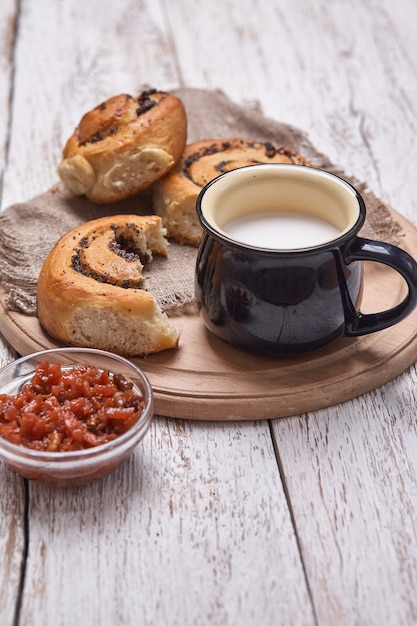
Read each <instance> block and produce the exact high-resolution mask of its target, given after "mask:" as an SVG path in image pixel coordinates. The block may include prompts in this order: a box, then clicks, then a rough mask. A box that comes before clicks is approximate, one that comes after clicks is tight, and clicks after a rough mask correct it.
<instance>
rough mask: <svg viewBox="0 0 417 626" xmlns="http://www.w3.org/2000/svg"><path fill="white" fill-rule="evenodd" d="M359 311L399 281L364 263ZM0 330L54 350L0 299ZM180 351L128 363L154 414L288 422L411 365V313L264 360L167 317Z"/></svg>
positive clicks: (396, 291)
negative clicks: (141, 375)
mask: <svg viewBox="0 0 417 626" xmlns="http://www.w3.org/2000/svg"><path fill="white" fill-rule="evenodd" d="M393 215H394V217H395V219H396V220H397V222H399V223H400V225H401V226H402V228H403V232H402V238H401V243H400V245H401V247H402V248H404V249H405V250H407V251H408V252H409V253H410V254H411V255H414V252H415V251H416V250H417V230H416V229H415V228H414V226H412V225H411V224H410V223H409V222H408V221H406V220H405V219H404V218H403V217H401V216H400V215H398V214H397V213H395V212H393ZM364 273H365V277H364V280H365V292H364V300H363V305H362V311H363V312H364V313H370V312H375V311H381V310H383V309H386V308H389V307H391V306H393V305H395V304H396V303H398V302H399V301H400V300H401V299H402V298H403V297H404V295H405V293H406V286H405V282H404V281H403V280H402V279H401V278H400V277H399V275H398V274H397V273H396V272H394V271H393V270H391V269H390V268H387V267H385V266H383V265H381V264H377V263H364ZM0 304H1V307H2V310H0V331H1V332H2V333H3V335H4V337H5V338H6V339H7V341H8V342H9V343H10V344H11V345H12V346H13V348H14V349H15V350H16V351H17V352H18V353H20V354H22V355H25V354H29V353H31V352H36V351H38V350H44V349H47V348H53V347H58V346H59V345H60V344H58V343H56V342H54V341H53V340H51V338H50V337H49V336H48V335H46V334H45V333H44V331H43V330H42V328H41V326H40V324H39V321H38V319H37V318H36V317H29V316H26V315H22V314H20V313H15V312H12V311H9V310H7V309H6V307H5V305H4V293H0ZM173 321H174V322H175V324H176V325H177V326H178V328H179V329H180V330H181V340H180V347H179V348H178V349H175V350H170V351H165V352H160V353H158V354H154V355H150V356H148V357H145V358H135V359H132V360H133V361H134V362H135V363H136V364H137V365H138V366H139V367H140V368H141V369H142V370H143V371H144V372H145V373H146V375H147V376H148V378H149V380H150V382H151V384H152V387H153V390H154V394H155V413H157V414H158V415H165V416H167V417H177V418H185V419H194V420H228V421H230V420H258V419H269V418H279V417H289V416H292V415H298V414H300V413H304V412H307V411H313V410H317V409H321V408H325V407H328V406H332V405H335V404H339V403H340V402H344V401H346V400H349V399H351V398H354V397H357V396H359V395H362V394H363V393H366V392H368V391H371V390H372V389H375V388H377V387H379V386H381V385H383V384H384V383H386V382H388V381H390V380H392V379H393V378H395V377H396V376H398V375H399V374H400V373H401V372H403V371H404V370H405V369H407V367H409V366H410V365H411V364H412V363H414V362H415V361H416V359H417V310H416V311H415V312H414V313H412V314H411V315H410V316H409V317H408V318H407V319H405V320H404V321H403V322H401V323H400V324H397V325H396V326H393V327H392V328H389V329H386V330H384V331H381V332H378V333H374V334H371V335H366V336H364V337H359V338H354V339H347V338H346V339H342V340H340V341H338V342H336V343H335V344H333V345H332V346H330V347H328V348H326V349H324V350H320V351H319V352H316V353H313V354H310V355H308V356H302V357H301V356H300V357H296V358H274V357H265V356H259V355H255V354H249V353H247V352H244V351H241V350H237V349H235V348H232V347H230V346H228V345H227V344H225V343H224V342H222V341H220V340H219V339H217V338H216V337H214V336H212V335H211V334H210V333H209V332H208V331H207V330H206V328H205V327H204V325H203V324H202V322H201V321H200V319H199V316H198V314H189V315H182V316H179V317H175V318H173Z"/></svg>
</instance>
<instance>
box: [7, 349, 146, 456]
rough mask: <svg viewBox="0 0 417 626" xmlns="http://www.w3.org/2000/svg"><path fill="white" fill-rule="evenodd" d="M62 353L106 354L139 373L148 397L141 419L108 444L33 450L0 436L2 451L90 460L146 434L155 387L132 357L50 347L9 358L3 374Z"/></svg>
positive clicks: (92, 350)
mask: <svg viewBox="0 0 417 626" xmlns="http://www.w3.org/2000/svg"><path fill="white" fill-rule="evenodd" d="M62 352H65V353H69V354H71V353H79V352H81V353H85V354H95V355H96V356H99V357H100V356H104V357H107V358H110V359H113V360H115V361H119V362H120V363H122V364H123V365H126V366H128V367H129V368H132V369H133V370H134V371H135V372H136V374H137V375H138V376H139V378H140V379H141V381H142V384H143V386H144V390H143V391H144V393H143V395H144V400H145V406H144V409H143V412H142V414H141V415H140V417H139V419H138V420H137V422H135V424H133V426H131V428H129V430H127V431H126V432H125V433H123V434H122V435H119V436H118V437H116V438H115V439H112V440H111V441H107V442H106V443H102V444H100V445H98V446H93V447H91V448H83V449H81V450H68V451H56V452H52V451H46V450H45V451H44V450H33V449H31V448H27V447H26V446H23V445H17V444H15V443H12V442H10V441H7V439H4V438H3V437H1V436H0V451H1V449H3V450H4V452H6V453H9V454H10V455H11V454H13V455H16V456H18V457H19V458H20V459H22V460H23V459H24V458H25V457H27V459H28V460H29V459H31V460H32V461H34V462H35V461H39V462H51V461H52V462H54V461H55V462H70V461H71V460H77V461H78V462H82V460H83V459H86V460H88V459H91V458H92V457H96V456H102V455H105V454H106V452H108V453H111V452H112V451H113V450H114V449H116V448H123V444H127V443H129V441H130V440H131V439H132V438H133V436H134V435H137V436H139V435H140V434H142V433H143V435H144V434H145V433H146V432H147V430H148V428H149V426H150V424H151V421H152V418H153V390H152V386H151V384H150V382H149V380H148V378H147V376H146V375H145V373H144V372H143V371H142V370H141V369H140V367H138V366H137V365H135V364H134V363H133V362H132V361H129V359H127V358H125V357H123V356H121V355H119V354H115V353H113V352H108V351H106V350H99V349H96V348H82V347H80V348H77V347H72V346H71V347H62V348H50V349H47V350H39V351H38V352H32V353H30V354H27V355H25V356H22V357H20V358H18V359H15V360H13V361H10V362H9V363H7V364H6V365H4V366H3V367H1V368H0V375H1V374H2V373H3V372H4V371H5V370H6V369H11V368H12V367H16V366H18V365H19V364H20V363H24V362H25V361H28V360H29V359H31V358H39V357H41V356H47V355H53V354H55V353H62ZM75 364H76V363H74V365H75ZM106 369H108V368H106ZM109 371H111V370H109ZM141 392H142V390H141ZM5 462H7V461H5Z"/></svg>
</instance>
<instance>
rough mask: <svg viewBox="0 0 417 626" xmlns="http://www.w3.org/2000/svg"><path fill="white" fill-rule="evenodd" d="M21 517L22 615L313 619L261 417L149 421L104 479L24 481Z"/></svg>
mask: <svg viewBox="0 0 417 626" xmlns="http://www.w3.org/2000/svg"><path fill="white" fill-rule="evenodd" d="M30 519H31V534H30V551H29V559H28V570H27V575H26V585H25V594H24V603H23V607H22V623H25V624H31V623H35V624H42V625H43V626H55V625H56V624H66V625H73V624H74V625H75V624H80V623H82V624H101V625H112V624H142V625H143V626H154V625H155V624H164V625H165V624H166V625H167V626H170V625H174V624H175V625H180V624H187V626H192V625H195V626H199V625H201V624H230V625H231V624H242V625H247V626H250V625H253V624H263V625H269V626H273V625H275V624H276V623H277V616H279V620H280V621H279V623H282V624H306V625H310V624H311V625H313V624H314V618H313V614H312V610H311V604H310V600H309V596H308V592H307V588H306V583H305V580H304V578H303V571H302V568H301V564H300V559H299V554H298V549H297V543H296V538H295V535H294V531H293V528H292V525H291V521H290V516H289V512H288V508H287V505H286V501H285V494H284V492H283V489H282V485H281V482H280V479H279V476H278V474H277V471H276V459H275V454H274V450H273V447H272V444H271V438H270V435H269V430H268V428H267V426H266V425H265V423H262V422H259V423H257V424H246V425H245V426H244V427H242V426H240V425H235V424H216V423H211V424H207V425H204V424H201V423H193V422H181V421H178V422H174V421H171V420H165V419H158V420H156V421H155V422H154V423H153V425H152V427H151V432H150V434H149V436H147V437H146V438H145V440H144V441H143V445H142V444H141V445H140V446H139V448H138V450H137V452H136V454H135V456H134V458H133V459H132V460H131V462H129V463H128V464H127V465H125V466H123V467H122V468H121V470H120V471H118V472H117V473H116V475H115V477H114V478H110V479H109V480H105V481H103V482H101V483H97V484H96V485H92V486H90V487H85V488H82V489H81V488H79V489H77V490H75V491H74V490H70V491H67V492H60V491H54V492H51V491H49V490H47V489H45V488H42V487H40V486H34V487H32V489H31V518H30ZM31 616H36V619H35V620H34V621H33V622H32V621H31Z"/></svg>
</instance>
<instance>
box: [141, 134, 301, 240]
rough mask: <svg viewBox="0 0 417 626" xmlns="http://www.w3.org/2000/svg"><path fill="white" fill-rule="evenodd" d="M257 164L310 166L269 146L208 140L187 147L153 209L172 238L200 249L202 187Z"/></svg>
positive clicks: (156, 191)
mask: <svg viewBox="0 0 417 626" xmlns="http://www.w3.org/2000/svg"><path fill="white" fill-rule="evenodd" d="M254 163H295V164H298V165H309V163H308V162H307V160H306V159H304V157H302V156H300V155H298V154H296V153H294V152H291V150H287V149H286V148H283V147H282V146H275V145H273V144H272V143H269V142H264V143H262V142H258V141H250V140H245V139H207V140H204V141H197V142H195V143H191V144H189V145H188V146H186V148H185V150H184V153H183V155H182V157H181V160H180V162H179V163H178V164H177V166H176V167H175V168H174V169H173V170H172V171H171V172H170V173H169V174H167V175H166V176H164V177H163V178H162V179H161V180H160V181H158V182H157V183H156V184H155V185H154V187H153V189H152V194H153V209H154V211H155V213H156V214H157V215H159V216H160V217H162V219H163V222H164V226H165V228H166V229H167V234H168V237H171V238H172V239H174V240H176V241H177V242H178V243H185V244H189V245H191V246H196V247H197V246H198V245H199V242H200V238H201V226H200V223H199V220H198V217H197V213H196V208H195V206H196V200H197V196H198V194H199V193H200V191H201V189H202V187H204V185H206V184H207V183H208V182H210V181H211V180H213V179H214V178H216V176H219V175H220V174H223V172H227V171H229V170H233V169H237V168H239V167H244V166H245V165H253V164H254Z"/></svg>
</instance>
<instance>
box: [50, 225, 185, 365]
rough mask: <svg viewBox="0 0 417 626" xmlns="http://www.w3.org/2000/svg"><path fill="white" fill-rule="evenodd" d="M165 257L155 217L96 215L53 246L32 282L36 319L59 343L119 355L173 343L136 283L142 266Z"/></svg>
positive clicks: (163, 319) (173, 335)
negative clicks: (35, 293)
mask: <svg viewBox="0 0 417 626" xmlns="http://www.w3.org/2000/svg"><path fill="white" fill-rule="evenodd" d="M153 253H154V254H162V255H164V256H166V254H167V248H166V240H165V237H164V230H163V229H162V222H161V219H160V218H159V217H157V216H156V215H152V216H137V215H118V216H113V217H103V218H99V219H97V220H93V221H90V222H87V223H85V224H82V225H81V226H79V227H77V228H75V229H73V230H71V231H70V232H68V233H67V234H66V235H64V236H63V237H61V239H60V240H59V241H58V242H57V243H56V244H55V246H54V247H53V249H52V250H51V252H50V253H49V255H48V257H47V258H46V260H45V262H44V264H43V267H42V269H41V272H40V275H39V280H38V318H39V321H40V323H41V324H42V326H43V327H44V328H45V330H46V331H47V332H48V333H49V334H50V335H51V336H53V337H55V338H56V339H59V340H60V341H62V342H63V343H65V344H69V345H74V346H84V347H92V348H99V349H103V350H109V351H111V352H117V353H119V354H122V355H124V356H135V355H140V356H142V355H144V354H149V353H151V352H159V351H161V350H166V349H168V348H173V347H176V346H177V344H178V339H179V337H178V332H177V330H176V329H175V327H174V326H173V325H172V323H171V322H170V320H169V319H168V317H167V316H166V315H165V314H164V313H162V312H161V311H160V309H159V306H158V305H157V303H156V302H155V300H154V298H153V296H152V294H151V293H149V292H148V291H146V290H145V289H144V288H143V283H144V278H143V275H142V269H143V263H144V262H149V261H151V260H152V254H153Z"/></svg>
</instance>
